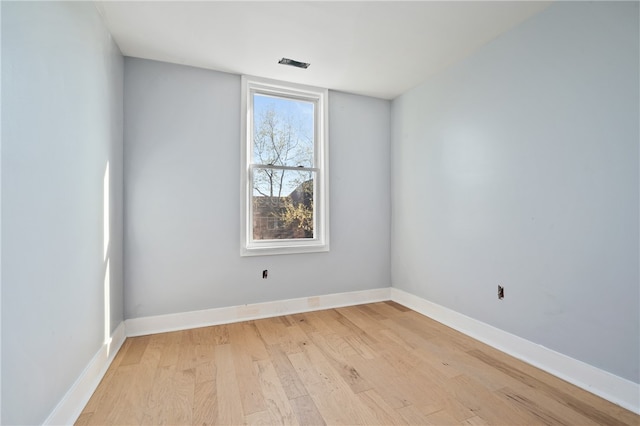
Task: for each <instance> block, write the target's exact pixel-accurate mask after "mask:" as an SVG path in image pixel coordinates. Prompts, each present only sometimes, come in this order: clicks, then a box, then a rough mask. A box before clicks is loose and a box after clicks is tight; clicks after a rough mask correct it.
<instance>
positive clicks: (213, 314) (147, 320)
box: [125, 287, 390, 337]
mask: <svg viewBox="0 0 640 426" xmlns="http://www.w3.org/2000/svg"><path fill="white" fill-rule="evenodd" d="M389 290H390V287H384V288H376V289H371V290H362V291H353V292H349V293H336V294H327V295H323V296H314V297H301V298H298V299H288V300H278V301H273V302H264V303H255V304H250V305H239V306H229V307H225V308H214V309H207V310H203V311H191V312H183V313H179V314H168V315H157V316H151V317H142V318H134V319H128V320H126V321H125V323H126V325H127V336H129V337H133V336H143V335H147V334H155V333H164V332H167V331H177V330H186V329H190V328H197V327H207V326H211V325H219V324H229V323H233V322H240V321H249V320H255V319H261V318H270V317H276V316H281V315H289V314H297V313H301V312H311V311H318V310H322V309H332V308H340V307H343V306H352V305H360V304H363V303H374V302H382V301H385V300H389Z"/></svg>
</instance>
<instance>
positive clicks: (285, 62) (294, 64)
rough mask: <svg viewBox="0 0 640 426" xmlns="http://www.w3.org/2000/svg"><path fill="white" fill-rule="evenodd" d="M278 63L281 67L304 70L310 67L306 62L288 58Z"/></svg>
mask: <svg viewBox="0 0 640 426" xmlns="http://www.w3.org/2000/svg"><path fill="white" fill-rule="evenodd" d="M278 63H279V64H282V65H291V66H292V67H297V68H304V69H307V68H309V65H311V64H308V63H306V62H299V61H295V60H293V59H289V58H282V59H280V60H279V61H278Z"/></svg>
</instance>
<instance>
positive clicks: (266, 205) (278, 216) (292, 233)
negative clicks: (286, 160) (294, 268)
mask: <svg viewBox="0 0 640 426" xmlns="http://www.w3.org/2000/svg"><path fill="white" fill-rule="evenodd" d="M314 178H315V172H312V171H305V170H301V171H298V170H274V169H263V168H255V169H254V171H253V239H254V240H282V239H300V238H313V236H314V235H313V230H314V208H315V206H314Z"/></svg>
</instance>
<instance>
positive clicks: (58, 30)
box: [2, 2, 123, 424]
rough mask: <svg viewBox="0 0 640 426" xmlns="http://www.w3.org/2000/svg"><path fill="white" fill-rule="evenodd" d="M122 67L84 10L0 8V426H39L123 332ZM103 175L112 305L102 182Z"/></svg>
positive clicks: (96, 20)
mask: <svg viewBox="0 0 640 426" xmlns="http://www.w3.org/2000/svg"><path fill="white" fill-rule="evenodd" d="M122 88H123V58H122V56H121V55H120V51H119V50H118V48H117V47H116V45H115V44H114V43H113V42H112V40H111V37H110V35H109V34H108V33H107V31H106V29H105V28H104V26H103V24H102V21H101V18H100V16H99V15H98V13H97V12H96V10H95V8H94V6H93V5H92V4H91V3H61V2H51V3H25V2H21V3H12V2H2V248H3V250H2V423H3V424H37V423H42V422H43V421H44V420H45V419H46V418H47V416H48V415H49V414H50V413H51V411H52V410H53V409H54V407H55V406H56V405H57V404H58V402H60V400H61V399H62V397H63V396H64V395H65V393H66V392H67V391H68V390H69V388H70V387H71V385H72V384H73V383H74V382H75V380H76V379H77V378H78V377H79V376H80V374H81V373H82V371H83V369H84V368H85V367H86V366H87V364H88V363H89V361H90V360H91V359H92V357H93V356H94V355H95V354H96V353H97V351H98V350H99V349H100V347H101V345H102V343H103V341H104V338H105V318H106V315H105V312H104V310H105V305H107V306H109V315H108V316H109V322H110V325H108V326H107V329H113V328H114V326H115V325H117V324H119V323H121V322H122V320H123V300H122V296H123V290H122V102H123V100H122ZM107 163H109V165H110V175H111V184H110V192H111V194H110V195H111V200H110V218H111V219H110V221H111V223H110V230H111V238H110V248H109V253H108V254H107V257H108V258H109V259H110V268H111V270H110V285H111V288H110V291H109V294H110V299H109V300H108V301H107V303H105V288H104V286H105V284H104V280H105V273H106V263H107V262H106V260H105V256H104V247H103V216H104V211H103V186H104V184H103V179H104V173H105V168H106V165H107Z"/></svg>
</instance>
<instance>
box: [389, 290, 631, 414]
mask: <svg viewBox="0 0 640 426" xmlns="http://www.w3.org/2000/svg"><path fill="white" fill-rule="evenodd" d="M390 293H391V300H393V301H394V302H397V303H400V304H401V305H404V306H406V307H407V308H410V309H413V310H414V311H416V312H419V313H421V314H423V315H426V316H428V317H429V318H432V319H434V320H436V321H438V322H440V323H442V324H444V325H446V326H449V327H451V328H453V329H455V330H458V331H460V332H462V333H464V334H466V335H467V336H470V337H472V338H474V339H476V340H479V341H481V342H483V343H486V344H488V345H490V346H492V347H494V348H496V349H498V350H500V351H502V352H505V353H507V354H509V355H511V356H513V357H515V358H518V359H520V360H522V361H524V362H526V363H528V364H531V365H533V366H534V367H537V368H540V369H541V370H544V371H546V372H547V373H550V374H553V375H554V376H556V377H559V378H561V379H563V380H565V381H567V382H569V383H572V384H574V385H576V386H578V387H580V388H582V389H584V390H586V391H588V392H591V393H593V394H595V395H598V396H600V397H602V398H604V399H606V400H608V401H611V402H613V403H614V404H617V405H619V406H621V407H623V408H626V409H627V410H630V411H633V412H635V413H637V414H640V384H638V383H634V382H631V381H629V380H626V379H623V378H622V377H618V376H616V375H614V374H611V373H609V372H606V371H604V370H601V369H599V368H597V367H594V366H592V365H589V364H586V363H584V362H582V361H578V360H576V359H573V358H570V357H568V356H566V355H563V354H561V353H558V352H555V351H553V350H551V349H549V348H546V347H544V346H541V345H538V344H536V343H533V342H531V341H529V340H525V339H523V338H521V337H518V336H515V335H513V334H510V333H507V332H506V331H503V330H500V329H498V328H495V327H493V326H490V325H488V324H485V323H483V322H480V321H478V320H475V319H473V318H470V317H467V316H465V315H463V314H460V313H458V312H455V311H453V310H451V309H449V308H445V307H444V306H440V305H437V304H435V303H432V302H429V301H428V300H425V299H422V298H421V297H418V296H414V295H413V294H410V293H407V292H405V291H403V290H400V289H397V288H394V287H392V288H391V292H390Z"/></svg>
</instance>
